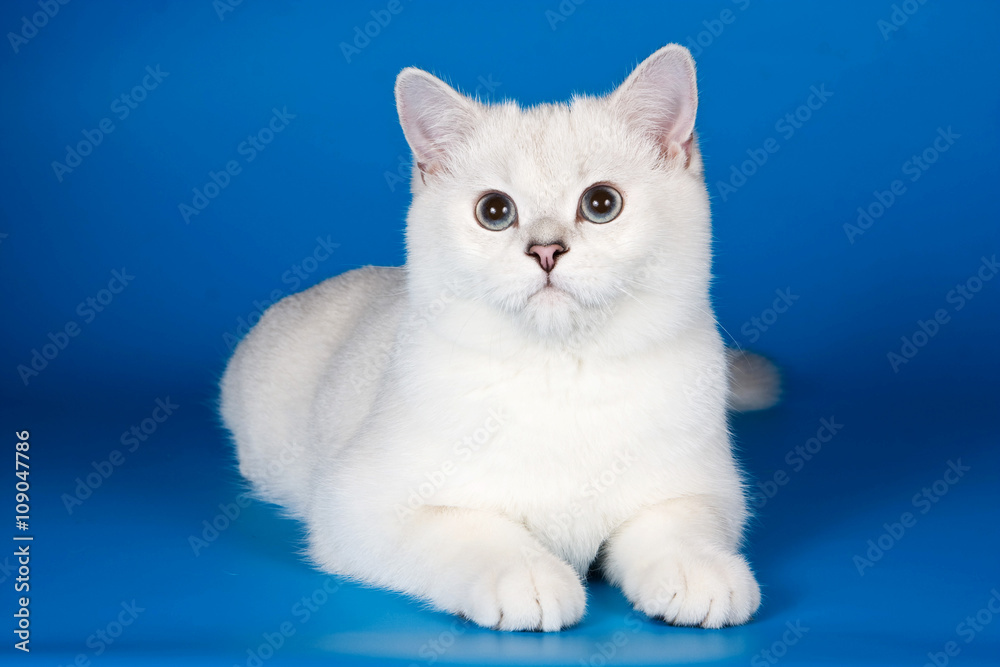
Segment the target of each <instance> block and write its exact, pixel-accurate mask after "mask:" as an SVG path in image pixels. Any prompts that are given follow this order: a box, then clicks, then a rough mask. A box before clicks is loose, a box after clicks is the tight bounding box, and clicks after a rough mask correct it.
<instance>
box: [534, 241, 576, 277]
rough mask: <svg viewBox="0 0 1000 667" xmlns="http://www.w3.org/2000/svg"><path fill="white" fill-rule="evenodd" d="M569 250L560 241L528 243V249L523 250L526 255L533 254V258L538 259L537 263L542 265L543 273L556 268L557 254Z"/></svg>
mask: <svg viewBox="0 0 1000 667" xmlns="http://www.w3.org/2000/svg"><path fill="white" fill-rule="evenodd" d="M567 252H569V248H567V247H566V246H565V245H563V244H562V242H560V241H556V242H555V243H548V244H544V245H542V244H534V245H529V246H528V249H527V250H526V251H525V254H527V255H533V256H534V257H535V259H537V260H538V265H539V266H540V267H542V269H543V270H544V271H545V273H549V272H550V271H552V269H554V268H556V259H558V257H559V255H562V254H563V253H567Z"/></svg>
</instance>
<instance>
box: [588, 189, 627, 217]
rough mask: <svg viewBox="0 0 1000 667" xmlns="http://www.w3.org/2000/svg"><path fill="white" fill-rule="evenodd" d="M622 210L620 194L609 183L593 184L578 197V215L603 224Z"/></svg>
mask: <svg viewBox="0 0 1000 667" xmlns="http://www.w3.org/2000/svg"><path fill="white" fill-rule="evenodd" d="M621 212H622V196H621V194H620V193H619V192H618V191H617V190H615V189H614V188H613V187H611V186H610V185H595V186H594V187H592V188H590V189H589V190H587V191H586V192H584V193H583V196H582V197H580V217H581V218H583V219H584V220H589V221H590V222H593V223H596V224H598V225H603V224H604V223H606V222H611V221H612V220H614V219H615V218H617V217H618V214H619V213H621Z"/></svg>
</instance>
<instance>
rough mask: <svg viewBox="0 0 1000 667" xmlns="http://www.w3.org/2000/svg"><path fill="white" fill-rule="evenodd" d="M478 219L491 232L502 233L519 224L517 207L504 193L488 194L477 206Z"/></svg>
mask: <svg viewBox="0 0 1000 667" xmlns="http://www.w3.org/2000/svg"><path fill="white" fill-rule="evenodd" d="M476 219H477V220H479V224H480V225H482V226H483V227H485V228H486V229H488V230H490V231H491V232H501V231H503V230H505V229H507V228H508V227H510V226H511V225H513V224H514V223H516V222H517V207H516V206H514V200H513V199H511V198H510V197H508V196H507V195H505V194H504V193H502V192H487V193H486V194H485V195H483V196H482V198H480V200H479V203H478V204H476Z"/></svg>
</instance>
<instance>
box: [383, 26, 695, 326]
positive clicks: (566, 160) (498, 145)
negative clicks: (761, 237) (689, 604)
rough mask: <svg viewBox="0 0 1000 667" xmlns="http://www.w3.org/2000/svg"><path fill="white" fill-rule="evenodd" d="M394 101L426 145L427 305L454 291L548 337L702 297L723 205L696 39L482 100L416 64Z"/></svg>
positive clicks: (415, 207)
mask: <svg viewBox="0 0 1000 667" xmlns="http://www.w3.org/2000/svg"><path fill="white" fill-rule="evenodd" d="M396 102H397V107H398V111H399V118H400V123H401V125H402V127H403V131H404V133H405V134H406V139H407V141H408V142H409V144H410V147H411V148H412V150H413V155H414V170H413V182H412V190H413V203H412V205H411V207H410V212H409V218H408V224H407V269H408V273H409V279H410V288H411V293H412V294H413V298H414V299H415V300H416V301H417V305H418V306H419V305H421V304H428V303H431V302H432V301H433V300H435V299H440V298H441V297H443V296H445V295H447V296H448V297H449V298H445V299H444V301H445V302H448V303H451V302H454V301H459V302H461V303H463V304H465V305H466V306H470V305H474V306H473V307H474V309H475V308H478V309H479V312H480V314H481V315H482V317H483V318H486V319H492V320H494V321H499V322H508V321H509V322H511V323H513V324H514V325H515V326H517V327H518V328H519V329H520V330H522V331H526V332H528V333H531V334H537V335H539V336H541V337H543V338H546V339H555V340H564V339H567V338H570V337H572V336H574V335H579V334H580V333H581V332H591V333H594V334H595V335H598V334H599V333H600V332H602V331H603V332H605V333H607V332H613V335H614V336H615V337H618V338H620V339H621V340H622V342H623V343H627V341H626V340H625V339H626V338H627V337H628V336H632V335H641V336H642V337H646V338H648V337H651V336H652V337H655V336H659V335H669V333H670V330H671V329H672V328H674V327H679V326H683V324H684V323H685V322H686V321H688V320H690V319H691V317H692V316H694V315H695V314H696V313H698V312H701V313H704V312H705V310H706V308H707V290H708V280H709V265H710V248H709V246H710V230H709V227H710V222H709V220H710V214H709V206H708V195H707V192H706V189H705V185H704V178H703V176H702V164H701V156H700V154H699V151H698V145H697V140H696V137H695V134H694V122H695V112H696V109H697V106H698V94H697V87H696V80H695V69H694V62H693V60H692V59H691V55H690V53H689V52H688V51H687V49H685V48H683V47H681V46H678V45H674V44H672V45H669V46H666V47H664V48H662V49H660V50H659V51H657V52H656V53H654V54H653V55H652V56H650V57H649V58H648V59H646V60H645V61H644V62H643V63H642V64H640V65H639V66H638V67H637V68H636V69H635V70H634V71H633V73H632V74H631V75H630V76H629V77H628V79H627V80H626V81H625V82H624V83H623V84H622V85H621V86H619V87H618V88H617V89H616V90H615V91H613V92H612V93H610V94H609V95H607V96H604V97H586V96H580V97H574V98H573V100H572V101H571V102H570V103H569V104H558V105H550V104H545V105H540V106H537V107H533V108H528V109H522V108H520V107H519V106H517V105H516V104H515V103H513V102H504V103H500V104H490V105H487V104H482V103H480V102H479V101H476V100H473V99H470V98H468V97H466V96H463V95H461V94H459V93H458V92H456V91H455V90H454V89H452V88H451V87H450V86H448V85H447V84H446V83H444V82H443V81H441V80H440V79H437V78H436V77H434V76H432V75H430V74H428V73H427V72H424V71H423V70H419V69H415V68H408V69H405V70H403V72H402V73H400V75H399V78H398V80H397V82H396ZM448 307H449V308H451V306H448ZM443 320H444V321H448V326H455V324H456V323H455V322H452V321H450V320H451V318H443ZM586 335H590V334H586Z"/></svg>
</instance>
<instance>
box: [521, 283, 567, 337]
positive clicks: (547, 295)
mask: <svg viewBox="0 0 1000 667" xmlns="http://www.w3.org/2000/svg"><path fill="white" fill-rule="evenodd" d="M524 314H525V315H526V316H527V319H528V321H529V322H530V326H531V328H532V329H533V330H535V331H536V332H537V333H539V334H541V335H542V336H544V337H546V338H562V337H564V336H568V335H569V334H571V333H572V332H573V330H574V328H575V324H576V322H577V320H578V319H579V316H580V303H579V302H578V301H577V300H576V298H574V297H573V295H571V294H570V293H569V292H567V291H566V290H564V289H560V288H559V287H556V286H554V285H552V284H551V283H549V284H547V285H545V286H544V287H542V288H541V289H539V290H538V291H537V292H535V293H534V294H532V295H531V296H530V297H528V301H527V303H526V304H525V309H524Z"/></svg>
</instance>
